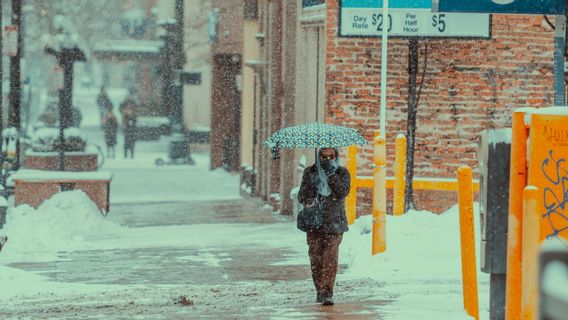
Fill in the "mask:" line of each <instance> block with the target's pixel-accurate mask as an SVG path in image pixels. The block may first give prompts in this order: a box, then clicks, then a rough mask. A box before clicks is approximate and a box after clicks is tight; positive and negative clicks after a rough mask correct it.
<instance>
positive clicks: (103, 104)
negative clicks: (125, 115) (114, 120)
mask: <svg viewBox="0 0 568 320" xmlns="http://www.w3.org/2000/svg"><path fill="white" fill-rule="evenodd" d="M97 104H98V105H99V113H100V115H101V120H102V118H103V116H104V115H105V114H106V113H107V111H108V110H112V108H113V106H112V101H111V100H110V97H109V96H108V94H107V92H106V90H105V87H101V91H100V92H99V95H98V96H97Z"/></svg>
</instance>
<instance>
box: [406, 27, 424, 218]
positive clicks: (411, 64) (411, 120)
mask: <svg viewBox="0 0 568 320" xmlns="http://www.w3.org/2000/svg"><path fill="white" fill-rule="evenodd" d="M424 67H426V66H424ZM417 75H418V39H416V38H411V39H410V40H409V42H408V117H407V125H406V139H407V144H406V191H405V194H404V210H405V211H406V210H409V209H414V208H415V206H414V190H413V189H412V181H413V179H414V145H415V141H414V140H415V137H416V113H417V111H418V110H417V109H418V100H419V93H418V90H417V83H416V78H417Z"/></svg>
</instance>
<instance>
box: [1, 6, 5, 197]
mask: <svg viewBox="0 0 568 320" xmlns="http://www.w3.org/2000/svg"><path fill="white" fill-rule="evenodd" d="M0 28H2V1H0ZM1 31H3V30H0V32H1ZM3 51H4V48H3V43H2V40H1V38H0V66H3V63H4V61H3V56H4V55H3ZM2 69H3V68H1V67H0V79H4V78H3V77H4V75H3V72H2ZM2 87H3V86H0V185H1V186H2V188H3V189H4V191H3V192H2V193H4V194H2V195H5V193H6V179H5V176H4V152H3V151H2V145H3V142H4V137H3V136H2V131H3V130H4V106H3V105H2V104H3V103H2V102H3V100H4V96H3V92H2Z"/></svg>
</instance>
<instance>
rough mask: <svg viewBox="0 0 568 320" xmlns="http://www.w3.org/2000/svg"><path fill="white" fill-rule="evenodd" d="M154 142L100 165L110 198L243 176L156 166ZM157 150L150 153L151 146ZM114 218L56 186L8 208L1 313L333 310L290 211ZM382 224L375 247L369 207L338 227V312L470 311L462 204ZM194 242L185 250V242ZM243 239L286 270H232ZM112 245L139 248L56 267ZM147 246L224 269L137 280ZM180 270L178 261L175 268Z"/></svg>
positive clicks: (308, 314) (484, 301) (194, 196)
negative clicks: (195, 220)
mask: <svg viewBox="0 0 568 320" xmlns="http://www.w3.org/2000/svg"><path fill="white" fill-rule="evenodd" d="M150 144H152V143H149V145H147V146H144V145H141V149H142V150H143V151H145V152H141V154H140V157H138V158H136V159H134V160H131V159H121V158H120V157H118V158H117V159H115V160H112V161H109V162H107V164H106V165H105V170H108V171H110V172H112V173H113V174H115V177H114V179H115V180H113V185H112V192H113V197H112V198H111V199H112V203H113V205H117V204H122V205H127V204H128V203H131V202H136V201H138V202H142V203H144V202H148V203H151V202H154V201H163V202H168V201H182V200H184V201H188V203H191V202H195V201H211V200H214V199H218V201H219V203H222V202H223V201H227V200H231V199H239V196H238V193H237V191H238V178H237V177H236V176H234V175H230V174H228V173H224V172H220V171H209V170H208V164H207V156H206V155H203V154H201V155H196V159H197V160H198V161H197V165H196V166H172V167H160V168H156V167H154V166H152V165H151V163H152V161H151V160H153V157H154V156H156V155H159V154H160V152H158V151H159V149H160V148H161V147H159V146H156V145H150ZM154 149H155V151H156V152H151V151H152V150H154ZM186 184H187V185H191V186H192V187H190V186H186ZM156 189H158V190H157V191H156ZM165 194H169V195H170V196H171V197H169V198H168V197H166V196H165ZM184 197H185V199H184ZM200 199H201V200H200ZM201 214H207V212H203V213H201ZM258 214H267V215H273V214H271V213H266V212H264V213H263V212H259V213H258ZM110 217H113V212H112V207H111V213H110V216H109V217H107V218H104V217H102V216H101V215H100V214H99V212H98V210H97V209H96V207H95V206H94V204H93V203H92V202H90V200H89V199H88V198H87V197H86V196H85V195H84V194H83V193H82V192H80V191H73V192H69V193H63V194H60V195H57V196H54V197H53V198H52V199H51V200H49V201H47V202H45V203H44V205H43V206H41V207H40V208H38V209H37V210H35V209H33V208H30V207H27V206H20V207H18V208H15V209H11V210H10V212H9V214H8V221H7V224H6V226H5V227H4V229H3V230H2V232H3V233H5V234H7V235H8V237H9V241H8V243H7V244H6V246H5V248H4V250H3V251H2V253H1V254H0V305H2V306H3V308H0V316H1V317H2V319H6V318H11V317H16V318H17V317H24V318H25V317H29V318H75V317H87V318H108V317H119V318H120V317H127V318H129V317H132V318H136V317H141V318H144V317H146V318H155V317H157V316H158V315H161V316H160V317H162V318H165V319H167V318H171V317H177V316H181V317H183V316H184V315H185V316H187V315H191V314H199V315H200V316H203V315H212V316H217V317H221V318H228V319H231V318H239V317H237V316H235V314H232V313H231V312H235V311H238V310H240V308H241V307H245V306H246V308H247V310H248V311H246V312H244V311H243V313H242V314H243V315H246V314H249V315H251V316H252V317H254V318H270V319H278V318H302V319H306V318H307V319H310V318H318V317H320V316H321V315H322V313H323V314H326V313H329V312H331V311H330V310H322V309H321V308H320V307H318V306H317V304H315V303H314V302H313V301H312V299H313V298H314V297H313V289H312V286H311V281H310V279H309V273H308V272H307V266H308V258H307V254H306V252H307V245H306V243H305V237H304V234H303V233H302V232H300V231H298V230H297V229H296V228H295V224H294V222H293V221H291V220H288V219H275V222H274V223H262V224H258V223H224V224H220V223H215V222H211V223H204V224H196V225H191V224H188V225H170V226H149V227H133V226H127V225H124V224H120V223H118V222H117V221H116V219H115V220H113V219H110ZM476 217H477V215H476ZM387 223H388V227H387V232H388V233H387V241H388V250H387V252H386V253H385V254H380V255H377V256H374V257H373V256H371V254H370V252H371V234H370V230H371V220H370V217H368V216H367V217H362V218H359V219H358V220H357V222H356V223H355V225H353V226H352V227H351V231H350V232H348V233H346V234H345V237H344V241H343V243H342V247H341V258H340V263H341V264H342V266H344V267H343V268H342V270H341V272H340V274H339V275H338V279H337V282H338V287H337V292H336V299H337V302H338V303H337V304H336V306H335V309H334V311H333V312H336V313H337V312H338V313H340V314H347V315H349V317H351V316H354V317H355V318H357V316H360V317H361V318H363V319H367V318H369V319H374V318H381V319H461V318H464V319H467V318H468V317H467V316H466V315H465V313H464V311H463V307H462V294H461V292H462V288H461V280H460V279H461V268H460V249H459V248H460V247H459V225H458V212H457V209H456V208H453V209H451V210H449V211H448V212H446V213H444V214H442V215H440V216H437V215H433V214H431V213H429V212H410V213H408V214H407V215H406V216H403V217H388V220H387ZM275 235H277V236H275ZM188 244H191V245H188ZM189 247H190V248H191V250H189V249H187V251H184V250H185V249H184V248H189ZM172 248H177V249H175V250H174V249H172ZM243 248H245V249H246V248H248V249H251V250H252V251H253V252H252V253H251V252H249V253H248V255H249V258H250V255H251V254H252V257H256V258H257V259H259V260H258V262H259V263H258V264H260V265H261V264H262V263H264V262H263V261H265V260H266V259H268V258H260V257H261V254H260V252H264V253H267V254H268V255H269V253H270V252H274V257H273V258H271V259H268V260H266V263H269V264H271V265H269V266H268V267H271V268H276V269H278V268H280V270H284V271H283V272H282V273H283V274H279V275H278V277H281V278H282V279H279V280H278V281H269V280H267V279H268V278H270V277H271V276H270V275H268V276H267V277H266V278H263V277H262V276H259V272H261V269H255V266H256V265H257V264H255V263H254V261H252V263H251V262H250V261H249V263H251V264H250V265H248V267H247V268H248V269H249V270H250V275H249V274H248V273H247V271H246V270H244V271H241V272H240V273H238V276H235V274H236V273H235V272H236V271H235V270H234V269H231V268H228V267H227V266H228V265H230V264H231V263H236V262H235V261H234V260H235V259H238V255H235V252H242V250H243ZM132 250H134V251H132ZM239 250H240V251H239ZM255 250H256V251H257V252H258V255H257V256H255V255H254V251H255ZM119 251H120V252H135V253H136V255H135V256H131V257H130V258H127V257H126V258H124V260H122V261H120V262H118V263H117V262H113V263H117V265H116V267H115V270H114V271H113V270H107V272H111V273H115V274H113V277H112V278H108V277H109V276H108V275H104V276H103V275H98V274H97V271H96V270H92V269H90V268H89V267H88V266H86V265H85V267H84V272H83V273H84V274H83V275H82V277H83V278H82V280H81V277H77V276H75V278H73V277H72V276H71V275H66V274H64V273H73V272H74V273H77V272H80V271H81V267H74V268H75V269H69V270H65V268H63V267H60V269H58V267H57V266H58V265H60V266H62V265H65V264H66V263H68V264H69V263H72V261H69V260H77V259H80V257H84V256H85V254H86V253H92V252H96V253H97V255H96V259H103V260H105V261H111V260H112V258H111V257H110V255H112V254H114V253H116V252H119ZM144 252H146V254H150V253H151V252H155V254H158V253H159V252H172V254H171V255H172V256H169V257H167V256H166V258H167V259H171V261H170V262H167V261H166V262H160V268H161V269H162V270H161V272H162V273H168V272H170V271H169V270H168V265H172V266H173V265H179V264H180V263H187V265H188V266H194V265H201V266H203V270H209V271H203V272H204V274H206V273H207V274H209V273H210V272H213V271H214V270H216V269H219V271H218V272H217V274H214V275H211V279H212V280H211V281H208V280H203V281H202V282H205V283H199V282H200V278H199V277H198V276H197V277H196V278H195V280H191V281H188V282H185V281H184V278H186V277H187V278H188V279H193V278H192V277H194V276H195V275H193V274H191V275H185V276H184V275H183V274H180V279H179V282H177V281H171V280H167V281H166V280H164V281H143V280H141V279H144V278H145V275H144V272H146V274H147V275H148V276H147V277H151V276H150V275H151V274H152V271H149V270H144V268H149V267H151V264H152V263H157V262H151V261H150V262H149V263H148V264H146V265H145V264H137V261H139V260H144V257H143V255H144ZM184 252H185V253H184ZM243 254H244V253H243ZM75 263H76V261H75ZM85 263H86V262H85ZM91 263H95V262H91ZM109 263H110V262H109ZM30 266H33V267H30ZM61 268H62V269H61ZM140 268H141V269H142V270H138V269H140ZM276 269H275V270H276ZM46 270H47V271H49V272H47V271H46ZM54 270H59V271H56V272H54ZM180 270H183V268H182V269H179V268H178V269H175V268H173V269H172V270H171V272H174V273H175V272H181V271H180ZM227 270H229V271H227ZM230 270H232V271H230ZM286 270H287V271H286ZM58 272H59V274H58ZM135 272H141V275H140V276H139V277H138V278H136V277H134V276H132V275H130V274H129V273H135ZM225 272H226V273H225ZM231 272H232V273H231ZM267 272H269V273H270V271H267ZM287 272H288V273H289V274H286V273H287ZM203 277H204V278H207V277H208V276H205V275H204V276H203ZM258 278H262V279H258ZM286 278H288V280H286ZM58 279H61V280H60V281H59V280H58ZM70 279H71V281H70ZM121 279H127V280H121ZM136 279H138V280H136ZM137 281H139V282H138V283H137ZM479 281H480V285H479V292H480V304H481V306H480V307H481V311H482V312H481V313H482V317H483V316H485V317H486V316H487V312H488V311H487V309H488V292H489V287H488V278H487V276H486V275H484V274H479ZM207 282H210V283H211V284H209V285H208V284H207ZM192 283H196V284H192ZM180 296H186V297H187V298H188V299H190V300H192V301H193V303H194V305H193V306H191V308H181V307H180V306H179V305H178V304H176V303H175V302H176V301H177V300H176V299H178V298H179V297H180ZM3 313H4V314H3ZM139 313H140V314H139ZM349 317H348V318H349Z"/></svg>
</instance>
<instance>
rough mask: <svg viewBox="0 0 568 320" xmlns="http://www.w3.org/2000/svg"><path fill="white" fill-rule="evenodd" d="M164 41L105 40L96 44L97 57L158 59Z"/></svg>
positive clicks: (95, 52)
mask: <svg viewBox="0 0 568 320" xmlns="http://www.w3.org/2000/svg"><path fill="white" fill-rule="evenodd" d="M162 46H163V41H160V40H134V39H124V40H103V41H101V42H98V43H97V44H96V45H95V48H94V50H93V53H94V55H95V57H96V58H97V59H122V60H135V59H148V58H155V59H158V56H159V53H160V48H161V47H162Z"/></svg>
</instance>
